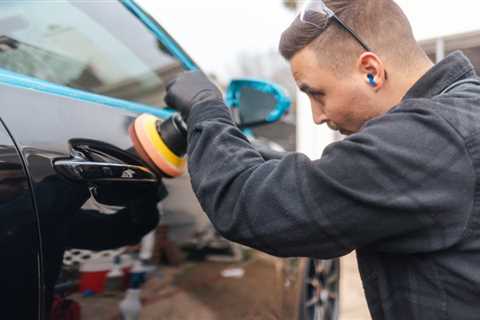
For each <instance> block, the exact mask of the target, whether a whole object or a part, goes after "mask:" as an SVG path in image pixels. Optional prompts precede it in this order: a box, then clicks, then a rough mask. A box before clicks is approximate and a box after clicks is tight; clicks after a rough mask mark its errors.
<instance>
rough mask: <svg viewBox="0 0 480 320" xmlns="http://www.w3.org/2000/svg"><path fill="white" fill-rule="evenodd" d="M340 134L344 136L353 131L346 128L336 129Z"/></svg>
mask: <svg viewBox="0 0 480 320" xmlns="http://www.w3.org/2000/svg"><path fill="white" fill-rule="evenodd" d="M338 131H339V132H340V133H341V134H343V135H344V136H349V135H351V134H353V133H354V132H352V131H348V130H344V129H339V130H338Z"/></svg>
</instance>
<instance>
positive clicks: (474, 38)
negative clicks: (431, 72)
mask: <svg viewBox="0 0 480 320" xmlns="http://www.w3.org/2000/svg"><path fill="white" fill-rule="evenodd" d="M419 44H420V45H421V46H422V48H423V49H424V50H425V51H426V52H427V54H428V56H429V57H430V59H431V60H432V61H433V62H439V61H440V60H442V59H443V58H444V57H445V56H447V55H448V54H450V53H452V52H453V51H455V50H461V51H462V52H463V53H464V54H465V55H466V56H467V57H468V58H469V59H470V61H472V63H473V65H474V67H475V69H476V70H477V73H478V72H479V71H480V30H479V31H470V32H465V33H459V34H454V35H449V36H444V37H437V38H432V39H427V40H422V41H419Z"/></svg>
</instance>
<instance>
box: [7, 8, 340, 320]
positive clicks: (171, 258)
mask: <svg viewBox="0 0 480 320" xmlns="http://www.w3.org/2000/svg"><path fill="white" fill-rule="evenodd" d="M198 68H199V67H198V66H197V65H196V64H195V62H194V61H193V60H192V59H191V58H190V57H189V56H188V55H187V54H186V53H185V52H184V51H183V50H182V49H181V48H180V47H179V46H178V44H177V43H176V42H175V40H174V39H173V38H172V37H171V36H170V35H169V34H168V33H167V32H166V31H165V30H164V29H163V28H162V27H161V26H160V25H159V24H158V23H156V22H155V20H154V19H152V18H151V17H150V16H149V15H148V14H147V13H146V12H145V11H143V10H142V9H141V8H140V7H139V6H138V5H137V4H135V3H134V2H133V1H131V0H123V1H66V0H65V1H63V0H59V1H2V2H0V97H1V101H2V107H1V111H0V206H1V209H0V215H1V218H2V224H1V226H0V245H1V254H2V259H1V262H0V283H1V284H2V288H3V290H2V293H1V295H0V299H1V300H0V301H1V302H0V303H1V306H2V311H1V313H2V316H1V318H2V319H46V318H52V319H61V318H64V319H69V318H68V315H67V313H63V315H62V313H60V314H59V313H58V312H57V311H58V310H57V309H58V308H57V309H55V310H53V309H52V308H55V307H58V306H59V305H60V306H61V307H60V309H61V310H63V309H62V308H63V307H65V306H66V305H67V304H65V303H64V302H65V301H67V300H68V301H69V303H74V304H75V306H77V310H81V314H82V318H84V319H112V318H113V317H115V316H118V315H119V314H118V312H119V311H118V303H119V302H120V301H121V300H122V299H123V298H124V295H123V293H122V292H117V293H116V294H109V295H107V294H105V292H103V289H101V290H97V289H95V288H94V287H89V283H88V281H87V280H88V279H90V280H91V279H92V278H91V276H93V273H94V271H92V270H90V271H89V270H87V269H88V268H86V267H85V265H87V264H88V263H87V262H89V263H92V261H93V262H95V259H97V260H98V259H99V260H102V259H103V260H102V261H103V262H105V261H108V265H109V268H110V269H111V268H112V267H113V265H114V262H113V260H114V258H115V257H120V256H122V255H123V256H132V257H137V259H138V255H139V252H140V253H141V252H142V250H144V249H145V248H147V249H146V250H147V251H149V254H147V258H146V259H143V260H144V261H142V263H144V264H148V265H149V267H151V268H150V269H149V270H156V271H152V272H151V274H150V278H149V279H147V280H146V281H145V282H142V283H143V286H142V294H144V299H143V309H142V312H141V316H142V318H146V319H147V318H148V319H157V318H158V319H176V318H182V319H190V318H192V319H198V318H202V319H209V318H212V319H213V318H214V316H216V317H220V318H225V319H235V318H249V317H260V318H267V317H272V316H273V317H277V318H282V319H284V318H295V317H297V318H302V319H334V318H336V317H337V314H338V297H337V294H338V277H339V265H338V261H337V260H328V261H319V260H313V259H306V258H303V259H279V258H274V257H271V256H267V255H264V254H262V253H259V252H256V251H254V250H251V249H248V248H241V247H238V246H236V245H234V244H232V243H229V242H228V241H226V240H224V239H222V238H221V237H219V236H218V235H217V234H216V233H215V231H214V230H213V229H212V228H211V225H210V223H209V222H208V220H206V218H205V216H204V215H203V213H202V211H201V208H200V207H199V205H198V203H197V202H196V200H195V197H194V195H193V193H192V191H191V188H190V185H189V178H188V176H187V175H184V176H182V177H179V178H175V179H166V178H165V177H164V176H162V175H161V174H159V172H158V170H157V169H156V168H153V167H152V166H150V165H149V164H147V163H146V162H145V161H144V159H142V158H141V157H140V156H139V155H138V154H137V152H136V151H135V148H134V147H133V144H132V139H131V137H130V135H129V132H128V130H129V127H130V126H131V124H132V122H133V121H134V120H135V119H136V118H137V117H138V116H139V115H140V114H142V113H148V114H151V115H154V116H156V117H158V118H159V119H167V118H169V117H170V116H171V115H172V110H169V109H168V108H165V105H164V102H163V96H164V93H165V85H166V84H167V83H168V82H169V81H170V80H171V79H173V78H174V77H175V76H176V75H178V74H179V73H180V72H183V71H184V70H192V69H198ZM227 102H228V103H229V104H230V105H231V106H232V110H233V112H234V114H235V115H236V116H237V118H238V122H239V125H240V126H242V127H243V128H245V129H248V128H249V127H252V126H256V125H261V124H265V123H272V122H275V121H277V120H278V119H280V118H281V117H282V115H283V114H284V113H285V111H286V109H287V105H288V103H287V102H288V99H287V98H286V97H285V96H284V95H283V93H282V90H281V89H279V88H278V87H276V86H275V85H273V84H269V83H266V82H259V81H253V80H239V81H234V82H232V83H231V85H230V86H229V87H228V88H227ZM252 141H254V143H257V144H259V147H260V148H263V149H264V152H265V157H268V156H269V155H268V151H266V150H267V149H268V148H267V147H266V146H265V143H259V142H258V141H257V140H256V139H255V138H254V137H252ZM159 211H161V213H162V217H161V218H160V219H159ZM159 220H160V222H159ZM151 230H153V232H152V233H150V244H149V245H144V246H140V247H138V246H137V247H131V246H132V245H135V244H138V243H140V242H142V238H144V236H145V235H146V234H148V233H149V232H150V231H151ZM152 239H153V240H152ZM143 242H144V243H145V238H144V240H143ZM147 242H148V241H147ZM128 246H130V247H128ZM125 248H126V249H125ZM85 250H88V251H85ZM144 251H145V250H144ZM129 252H130V253H131V252H133V254H130V253H129ZM135 252H136V253H135ZM127 260H128V259H127ZM117 262H118V261H117ZM123 263H125V258H124V262H123ZM93 264H95V263H93ZM122 267H123V265H122ZM130 267H131V265H130ZM130 267H128V266H126V267H125V268H126V269H125V270H124V271H125V274H128V273H129V272H130V271H131V269H130V271H129V269H128V268H130ZM97 271H98V270H97ZM225 271H226V272H225ZM102 272H103V273H101V274H103V276H104V278H103V280H105V277H106V275H105V273H106V272H108V270H102ZM155 272H156V273H155ZM96 275H97V276H98V274H96ZM89 277H90V278H89ZM86 279H87V280H86ZM97 280H98V278H97ZM91 284H92V283H91V282H90V285H91ZM95 284H98V283H95ZM137 286H138V284H137ZM128 287H129V284H128V283H127V284H126V285H125V288H128ZM152 288H153V289H152ZM149 290H150V291H149ZM148 292H149V293H148ZM59 301H60V302H59ZM52 306H53V307H52ZM65 310H66V309H64V311H65ZM69 316H70V317H71V318H73V317H75V315H72V314H70V315H69ZM77 316H78V314H77Z"/></svg>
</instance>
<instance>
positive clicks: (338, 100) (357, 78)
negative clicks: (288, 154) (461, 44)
mask: <svg viewBox="0 0 480 320" xmlns="http://www.w3.org/2000/svg"><path fill="white" fill-rule="evenodd" d="M325 3H326V5H327V6H328V7H329V8H330V9H331V10H332V11H333V12H335V14H336V16H337V17H339V18H340V19H341V20H342V21H343V22H344V23H345V24H346V25H347V26H348V27H350V28H351V29H352V30H353V31H354V32H355V33H356V34H357V35H358V36H359V37H360V38H361V39H362V40H363V42H365V43H366V45H368V47H369V48H370V49H371V50H372V51H371V52H370V51H366V50H365V49H364V48H363V47H362V46H361V45H360V43H359V42H358V41H357V40H356V39H355V38H354V37H353V36H352V35H351V34H350V33H349V32H347V31H346V30H345V29H344V28H342V27H341V26H340V25H339V24H338V23H337V22H336V21H335V20H334V19H330V20H329V23H328V24H325V21H324V19H325V17H324V16H321V15H309V19H310V20H309V21H311V22H314V23H313V24H315V25H316V26H315V25H313V24H311V23H305V21H302V20H301V19H300V18H299V17H297V18H296V19H295V21H294V22H293V23H292V24H291V25H290V27H289V28H287V30H285V31H284V32H283V34H282V37H281V40H280V45H279V49H280V53H281V54H282V55H283V56H284V57H285V58H286V59H287V60H289V61H290V66H291V69H292V73H293V76H294V78H295V80H296V82H297V84H298V86H299V88H300V89H301V90H302V91H304V92H305V93H307V95H308V96H309V98H310V102H311V106H312V114H313V118H314V121H315V123H317V124H320V123H324V122H327V123H328V124H329V126H330V127H331V128H334V129H337V128H338V129H339V130H340V131H341V132H343V133H346V134H348V133H352V132H356V131H358V130H359V129H360V127H361V126H362V125H363V123H365V121H367V120H369V119H371V118H373V117H376V116H379V115H381V114H383V113H384V112H386V111H387V110H389V109H390V108H391V107H393V106H394V105H396V104H398V103H399V102H400V101H401V99H402V97H403V96H404V95H405V93H406V91H407V90H408V89H409V88H410V87H411V86H412V85H413V84H414V83H415V82H416V81H417V80H418V79H419V78H420V77H421V76H422V75H423V74H424V73H425V72H426V71H427V70H428V69H429V68H430V67H431V66H432V63H431V62H430V60H429V59H428V57H427V56H426V55H425V53H424V52H423V50H422V49H421V48H420V47H419V46H418V45H417V43H416V41H415V38H414V36H413V33H412V30H411V27H410V24H409V22H408V20H407V18H406V17H405V15H404V14H403V12H402V10H401V9H400V8H399V7H398V5H396V4H395V2H394V1H393V0H330V1H328V0H327V1H325ZM315 19H317V20H315ZM322 19H323V21H322ZM322 25H326V27H324V28H323V29H322V28H319V27H317V26H322Z"/></svg>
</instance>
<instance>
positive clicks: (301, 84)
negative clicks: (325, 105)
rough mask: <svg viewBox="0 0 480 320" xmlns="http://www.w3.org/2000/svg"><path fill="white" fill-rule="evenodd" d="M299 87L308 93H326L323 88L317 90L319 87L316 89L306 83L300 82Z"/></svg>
mask: <svg viewBox="0 0 480 320" xmlns="http://www.w3.org/2000/svg"><path fill="white" fill-rule="evenodd" d="M298 88H299V89H300V91H302V92H305V93H306V94H320V95H324V92H323V90H317V89H314V88H312V87H310V86H309V85H308V84H306V83H301V82H300V83H299V84H298Z"/></svg>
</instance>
